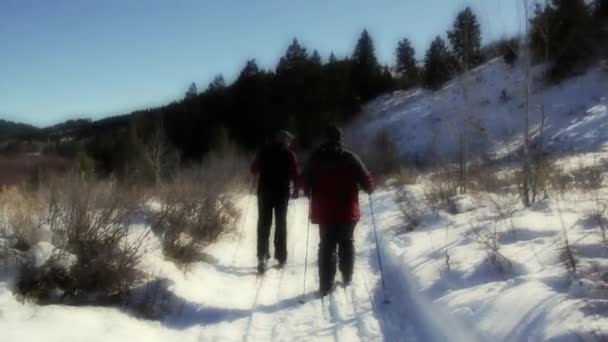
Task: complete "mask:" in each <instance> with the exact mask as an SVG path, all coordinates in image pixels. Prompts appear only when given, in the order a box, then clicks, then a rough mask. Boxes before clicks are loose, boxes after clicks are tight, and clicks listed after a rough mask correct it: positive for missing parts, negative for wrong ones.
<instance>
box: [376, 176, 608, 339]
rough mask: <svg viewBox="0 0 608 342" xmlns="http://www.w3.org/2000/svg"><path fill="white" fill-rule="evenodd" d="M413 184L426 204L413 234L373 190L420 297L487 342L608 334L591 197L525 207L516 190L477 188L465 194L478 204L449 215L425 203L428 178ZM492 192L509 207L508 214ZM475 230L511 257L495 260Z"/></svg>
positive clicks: (394, 255)
mask: <svg viewBox="0 0 608 342" xmlns="http://www.w3.org/2000/svg"><path fill="white" fill-rule="evenodd" d="M407 190H408V191H409V192H410V193H411V194H412V195H413V196H414V198H416V199H417V201H418V203H420V206H421V209H422V211H423V212H425V216H424V217H423V220H422V223H421V225H420V226H419V227H417V228H416V229H415V230H414V231H413V232H407V231H406V230H405V229H404V226H403V221H402V220H401V213H400V212H399V210H398V209H397V207H396V205H395V202H394V200H395V197H394V193H393V191H385V192H383V193H381V194H379V195H377V197H376V199H377V202H376V203H377V206H378V207H379V208H380V210H379V212H380V213H381V214H380V215H379V216H380V222H382V223H381V225H380V226H381V227H382V233H383V236H384V243H383V247H384V249H385V250H386V254H387V255H388V256H389V260H392V263H393V265H394V266H395V267H397V268H400V269H401V273H403V272H409V273H411V274H412V281H413V283H414V284H417V285H418V286H419V289H420V291H421V295H423V296H426V297H427V298H430V299H431V300H432V301H433V302H434V303H436V304H440V305H441V306H442V308H443V309H444V312H449V313H452V315H453V316H454V317H458V318H460V319H462V320H463V321H465V322H474V326H475V329H476V331H478V332H479V333H481V334H482V339H484V340H488V341H513V342H516V341H604V340H605V339H606V337H607V336H608V317H607V315H606V313H607V311H606V310H607V308H608V283H607V279H606V278H605V277H606V275H608V258H607V257H608V249H606V247H605V245H603V244H602V240H601V236H600V234H599V232H598V228H597V227H596V226H595V225H594V223H593V222H592V221H590V220H589V219H588V217H589V214H590V213H592V212H593V210H595V209H596V208H597V202H596V200H595V199H592V198H591V197H590V196H589V195H588V194H585V193H577V194H571V196H569V197H568V199H561V200H559V199H555V200H545V201H541V202H539V203H537V204H536V205H535V206H533V207H532V208H529V209H523V208H521V205H519V199H518V198H517V197H510V196H504V195H500V196H499V195H489V194H479V195H476V196H474V197H469V198H468V201H469V202H470V203H471V204H473V205H471V206H465V209H466V210H463V211H462V212H459V213H456V214H454V215H452V214H449V213H447V212H445V211H442V210H440V211H433V210H431V209H430V208H428V207H426V208H424V207H425V204H423V203H425V200H424V191H423V189H422V185H420V184H419V185H414V186H408V188H407ZM606 194H607V193H606V191H602V192H601V193H599V194H597V196H599V198H600V201H601V203H604V204H605V203H607V202H606V201H607V199H606ZM487 196H493V198H492V199H493V201H494V203H497V205H499V206H501V210H502V211H503V213H504V212H505V211H507V212H509V211H510V212H511V213H512V214H510V215H505V216H502V214H501V213H500V211H499V210H497V209H496V207H495V206H494V205H492V204H491V203H492V202H491V201H490V200H489V198H487ZM501 216H502V218H501ZM478 229H484V230H485V231H486V232H493V233H495V234H496V237H497V243H498V246H499V252H500V253H501V255H503V256H504V257H505V258H506V260H508V262H504V261H503V262H501V263H499V264H498V265H496V264H494V263H492V262H491V259H489V257H488V249H487V248H485V247H484V246H483V244H482V243H480V237H479V235H477V233H476V230H478ZM564 231H565V232H566V233H565V234H564ZM565 237H567V238H568V240H569V241H570V244H571V245H572V248H573V249H574V251H575V255H576V258H577V260H578V265H577V267H578V269H577V275H576V277H573V276H572V275H570V274H569V273H568V272H567V271H566V268H565V267H564V264H563V260H562V259H561V258H560V252H561V251H562V247H563V244H564V239H565ZM446 256H449V258H447V257H446ZM392 273H393V274H399V273H400V272H398V271H397V272H392ZM391 284H393V285H392V286H395V285H394V284H395V282H391ZM391 291H400V287H399V286H397V288H393V289H391Z"/></svg>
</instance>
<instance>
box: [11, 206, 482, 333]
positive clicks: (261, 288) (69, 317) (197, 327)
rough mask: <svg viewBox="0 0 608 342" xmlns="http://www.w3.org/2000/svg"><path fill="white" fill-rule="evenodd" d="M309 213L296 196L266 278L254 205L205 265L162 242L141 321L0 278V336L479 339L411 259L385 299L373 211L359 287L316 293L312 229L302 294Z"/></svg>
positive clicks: (362, 241) (364, 226)
mask: <svg viewBox="0 0 608 342" xmlns="http://www.w3.org/2000/svg"><path fill="white" fill-rule="evenodd" d="M248 200H251V201H254V200H253V198H245V199H244V200H243V202H246V201H248ZM246 207H247V205H246V204H245V203H243V208H246ZM307 209H308V204H307V200H306V199H300V200H297V201H295V202H292V205H291V207H290V212H289V214H288V222H289V237H288V246H289V260H288V263H287V266H286V267H285V268H284V269H283V270H277V269H271V270H269V271H268V272H267V274H266V275H265V276H264V277H262V278H259V277H257V275H256V272H255V268H254V267H255V257H254V255H255V226H256V218H257V213H256V210H255V205H251V208H250V210H249V213H248V215H247V218H246V221H245V222H244V223H245V224H244V226H243V228H244V229H243V234H242V238H240V239H239V238H238V234H234V235H230V236H226V237H225V238H224V239H222V240H221V241H220V242H218V243H216V244H214V245H212V246H211V247H210V248H209V249H208V251H207V253H208V258H207V262H205V263H199V264H197V265H195V266H194V267H193V268H192V269H190V270H189V271H187V272H183V271H181V270H179V269H178V268H176V267H175V266H174V265H173V264H172V263H170V262H168V261H165V260H164V258H163V256H162V252H161V251H160V249H159V248H156V249H153V250H152V252H151V253H149V254H148V255H147V256H146V258H145V260H144V268H145V269H146V270H147V271H148V272H151V273H153V274H155V275H156V276H158V277H159V278H161V279H168V281H167V282H164V281H160V282H157V283H155V284H157V285H158V288H159V290H158V294H157V295H154V296H153V297H154V299H152V298H146V299H144V300H147V301H148V303H146V305H148V306H153V307H155V310H157V311H158V313H161V312H162V313H165V315H164V316H163V317H162V318H160V319H157V320H145V319H139V318H136V317H135V316H134V315H132V314H131V313H129V311H128V310H126V309H125V310H123V309H119V308H99V307H69V306H61V305H50V306H37V305H34V304H31V303H27V302H26V303H21V302H19V301H18V300H17V299H16V298H15V296H14V295H13V294H12V292H11V291H10V288H9V286H10V282H8V281H4V282H0V331H1V332H2V341H45V342H52V341H58V342H59V341H144V340H145V341H173V340H179V341H448V340H454V341H455V340H458V341H465V340H466V341H474V340H475V338H474V336H475V333H474V332H473V331H474V330H470V329H468V328H467V329H465V328H464V327H465V325H463V322H460V320H459V319H458V318H454V316H453V315H447V314H445V310H443V308H441V307H439V306H437V305H434V304H431V302H430V301H427V300H425V298H424V296H421V295H420V293H419V291H418V288H417V286H416V285H415V284H414V283H413V282H412V281H411V280H410V278H409V275H408V273H407V268H406V267H405V265H396V264H394V260H393V259H392V258H388V259H387V265H386V272H387V281H388V282H389V286H390V289H391V292H390V298H391V300H392V303H391V304H384V303H383V301H384V299H383V293H382V287H381V286H380V281H379V279H380V278H379V273H378V262H377V257H376V250H375V244H374V240H373V235H372V230H371V226H370V219H369V215H368V213H367V214H366V217H365V219H364V220H363V221H362V222H361V224H360V225H359V226H358V229H357V237H356V241H357V260H356V271H355V272H356V273H355V277H354V280H353V284H352V286H350V287H348V288H342V287H338V288H337V290H336V291H335V292H334V293H333V294H331V295H330V296H329V297H328V298H326V299H325V300H321V299H319V298H317V296H316V289H317V286H318V275H317V267H316V246H317V244H318V228H317V227H316V226H311V227H310V245H309V259H308V273H307V279H306V280H307V289H306V292H305V293H304V295H303V281H304V273H305V272H304V267H305V253H306V232H307V215H308V213H307ZM132 229H133V230H135V231H136V230H143V229H147V228H146V227H144V226H133V227H132ZM151 243H152V244H154V243H158V242H155V241H151ZM152 247H153V246H152ZM154 286H156V285H151V286H148V288H149V289H150V288H154ZM302 299H304V300H305V303H304V304H301V303H300V300H302ZM151 301H153V302H154V303H151Z"/></svg>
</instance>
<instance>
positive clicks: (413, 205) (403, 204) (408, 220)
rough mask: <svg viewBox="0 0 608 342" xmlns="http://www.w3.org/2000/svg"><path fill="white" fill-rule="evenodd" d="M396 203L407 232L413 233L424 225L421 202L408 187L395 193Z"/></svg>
mask: <svg viewBox="0 0 608 342" xmlns="http://www.w3.org/2000/svg"><path fill="white" fill-rule="evenodd" d="M395 202H396V203H397V206H398V207H399V211H400V212H401V218H402V221H403V223H404V228H405V230H406V231H408V232H411V231H413V230H414V229H415V228H416V227H418V226H419V225H420V223H422V213H423V211H422V209H421V208H420V203H419V201H418V200H417V199H416V198H415V197H414V195H413V194H412V193H411V192H410V191H408V189H407V188H406V187H403V186H399V187H398V188H397V190H396V191H395Z"/></svg>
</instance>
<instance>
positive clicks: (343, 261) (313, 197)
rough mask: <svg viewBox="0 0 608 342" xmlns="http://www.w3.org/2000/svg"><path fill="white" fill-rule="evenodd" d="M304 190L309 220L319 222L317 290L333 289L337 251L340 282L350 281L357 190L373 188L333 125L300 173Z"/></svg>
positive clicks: (369, 191) (357, 213) (352, 264)
mask: <svg viewBox="0 0 608 342" xmlns="http://www.w3.org/2000/svg"><path fill="white" fill-rule="evenodd" d="M302 181H303V185H304V191H305V192H306V194H307V196H309V197H310V201H311V203H310V219H311V221H312V223H315V224H318V225H319V234H320V240H321V241H320V243H319V251H318V264H319V282H320V284H319V291H320V293H321V295H322V296H324V295H327V294H328V293H329V292H330V291H331V290H332V289H333V284H334V278H335V274H336V250H337V254H338V260H339V269H340V273H341V274H342V280H343V284H344V285H345V286H348V285H349V284H350V282H351V280H352V276H353V268H354V256H355V247H354V241H353V232H354V229H355V226H356V225H357V222H358V221H359V219H360V217H361V209H360V206H359V189H363V190H364V191H365V192H367V193H371V192H372V191H373V190H374V182H373V179H372V176H371V174H370V172H369V171H368V170H367V168H366V167H365V165H364V164H363V162H361V159H359V157H358V156H357V155H355V154H354V153H353V152H351V151H348V150H346V149H345V148H344V147H343V144H342V132H341V131H340V129H339V128H338V127H336V126H330V127H328V128H327V130H326V142H325V143H323V144H322V145H321V146H320V147H319V148H318V149H317V150H315V151H314V152H313V154H312V156H311V157H310V159H309V160H308V162H307V163H306V165H305V167H304V170H303V172H302Z"/></svg>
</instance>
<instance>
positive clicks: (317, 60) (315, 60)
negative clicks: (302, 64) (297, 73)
mask: <svg viewBox="0 0 608 342" xmlns="http://www.w3.org/2000/svg"><path fill="white" fill-rule="evenodd" d="M310 62H311V63H312V64H314V65H321V64H323V61H322V60H321V55H319V51H317V50H314V51H313V52H312V56H311V57H310Z"/></svg>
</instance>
